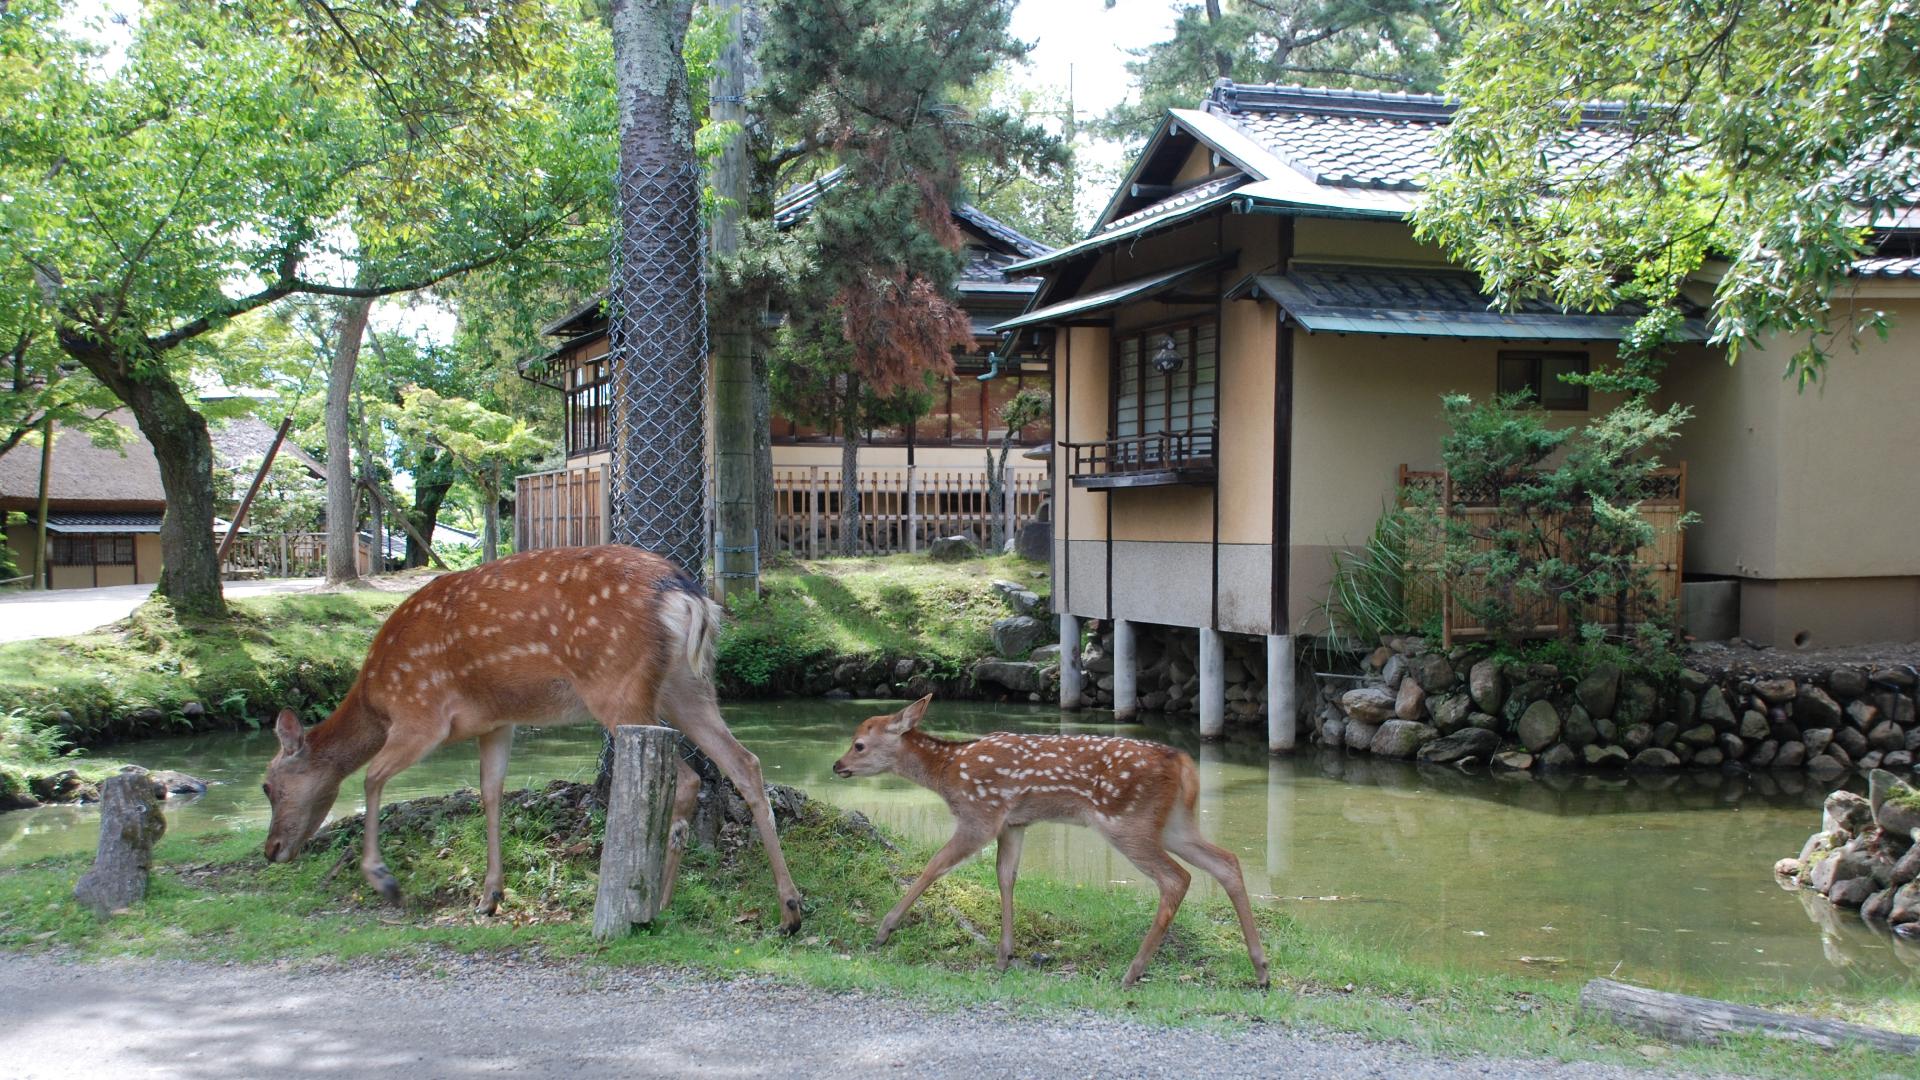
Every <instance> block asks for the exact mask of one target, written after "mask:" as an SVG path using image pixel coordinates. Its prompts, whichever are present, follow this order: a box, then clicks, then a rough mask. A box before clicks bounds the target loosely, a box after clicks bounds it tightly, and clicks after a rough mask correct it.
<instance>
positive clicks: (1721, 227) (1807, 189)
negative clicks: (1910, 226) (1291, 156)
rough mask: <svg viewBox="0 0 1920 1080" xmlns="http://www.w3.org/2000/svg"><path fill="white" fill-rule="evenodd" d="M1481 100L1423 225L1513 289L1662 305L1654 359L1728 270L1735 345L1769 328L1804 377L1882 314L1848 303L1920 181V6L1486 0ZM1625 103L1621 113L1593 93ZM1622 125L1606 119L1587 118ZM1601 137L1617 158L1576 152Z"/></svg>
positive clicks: (1445, 145)
mask: <svg viewBox="0 0 1920 1080" xmlns="http://www.w3.org/2000/svg"><path fill="white" fill-rule="evenodd" d="M1461 10H1462V13H1463V18H1464V20H1465V24H1466V26H1467V27H1468V28H1469V33H1468V35H1467V38H1466V40H1465V42H1464V43H1463V45H1462V48H1461V51H1460V56H1461V58H1460V60H1459V61H1458V62H1457V63H1456V65H1455V66H1454V68H1453V69H1452V72H1451V75H1450V78H1449V81H1448V84H1447V85H1448V90H1449V92H1450V93H1452V94H1453V95H1455V96H1456V97H1458V98H1459V100H1460V103H1461V107H1460V109H1459V111H1458V113H1457V114H1456V115H1455V118H1454V120H1453V123H1452V124H1451V126H1450V127H1449V129H1448V130H1447V133H1446V135H1445V137H1444V139H1443V140H1442V143H1441V154H1442V159H1443V163H1444V168H1443V171H1442V172H1441V174H1440V176H1439V177H1438V178H1437V179H1436V182H1435V183H1434V184H1433V185H1432V189H1431V193H1430V195H1429V197H1428V200H1427V202H1426V204H1425V205H1424V206H1423V207H1422V208H1421V209H1420V210H1419V212H1418V214H1417V217H1416V221H1417V224H1418V227H1419V230H1420V232H1421V234H1422V235H1423V236H1424V237H1426V238H1428V239H1431V240H1435V241H1438V242H1440V243H1441V244H1443V245H1445V246H1446V247H1447V248H1448V249H1449V250H1450V251H1451V252H1452V253H1453V254H1454V256H1455V257H1457V258H1458V259H1460V260H1461V261H1463V262H1465V263H1466V264H1468V265H1469V266H1471V267H1472V268H1473V269H1474V270H1476V271H1477V272H1479V274H1480V275H1481V277H1482V279H1483V280H1484V282H1485V284H1486V286H1487V287H1488V289H1489V290H1490V291H1491V292H1493V293H1494V294H1495V295H1496V296H1497V297H1498V298H1499V299H1501V300H1503V301H1507V302H1513V301H1518V300H1520V299H1524V298H1527V297H1535V296H1545V297H1550V298H1551V299H1553V300H1555V301H1557V302H1559V303H1562V304H1564V305H1567V306H1569V307H1573V308H1580V309H1601V308H1608V307H1612V306H1614V305H1615V304H1618V303H1620V302H1623V301H1637V302H1641V303H1645V304H1647V305H1649V306H1650V308H1651V314H1650V315H1649V316H1648V317H1647V318H1646V319H1644V320H1642V323H1641V326H1640V327H1639V328H1638V331H1637V333H1636V335H1635V337H1634V339H1633V340H1632V341H1630V342H1629V343H1628V345H1629V354H1630V356H1650V355H1652V353H1653V352H1654V351H1655V349H1656V347H1657V346H1658V345H1659V344H1661V343H1662V342H1664V341H1665V340H1667V339H1668V337H1669V336H1670V334H1671V332H1672V329H1673V327H1674V326H1675V325H1676V322H1677V320H1678V318H1679V313H1678V312H1677V310H1676V308H1675V306H1674V305H1675V303H1676V302H1677V301H1679V300H1680V299H1681V298H1682V296H1683V294H1684V290H1685V289H1686V288H1687V287H1688V285H1689V283H1690V282H1695V281H1703V280H1704V281H1710V282H1712V284H1711V289H1712V310H1711V315H1712V333H1713V339H1714V340H1715V341H1716V342H1719V343H1721V344H1723V345H1725V346H1726V348H1727V350H1728V354H1729V357H1730V358H1734V359H1737V358H1739V357H1740V356H1741V355H1743V353H1744V352H1745V350H1746V349H1748V348H1750V347H1753V346H1755V345H1757V344H1758V343H1759V342H1761V341H1762V340H1764V339H1767V338H1770V337H1774V336H1779V337H1781V338H1784V339H1785V340H1787V341H1789V342H1792V343H1793V344H1792V348H1791V355H1789V356H1784V357H1783V358H1782V359H1783V362H1784V365H1785V367H1786V369H1787V373H1788V374H1789V376H1791V377H1794V378H1797V379H1798V380H1799V381H1800V382H1801V384H1802V385H1805V384H1806V383H1807V382H1809V381H1811V380H1814V379H1817V378H1818V377H1819V375H1820V373H1821V372H1822V371H1823V369H1824V367H1825V365H1826V363H1827V360H1828V359H1829V357H1830V356H1831V355H1832V354H1833V353H1834V351H1835V350H1836V348H1839V347H1845V346H1846V345H1848V344H1849V343H1850V342H1851V341H1852V340H1853V339H1854V337H1855V335H1857V334H1860V333H1863V332H1871V331H1873V330H1876V329H1881V328H1883V327H1884V324H1885V317H1884V315H1883V314H1882V313H1881V312H1879V311H1876V310H1874V309H1872V308H1871V307H1870V306H1863V307H1844V306H1840V305H1834V304H1833V303H1832V297H1833V296H1834V295H1835V293H1836V292H1844V291H1845V289H1846V287H1847V280H1848V273H1849V268H1850V267H1851V266H1852V265H1853V264H1854V263H1855V261H1856V260H1858V259H1860V258H1861V257H1862V256H1865V255H1867V254H1869V253H1870V252H1871V251H1872V250H1873V249H1874V246H1875V239H1876V232H1877V231H1878V229H1879V228H1881V227H1884V226H1887V225H1890V224H1892V223H1894V222H1895V221H1896V220H1897V219H1898V218H1899V217H1900V216H1901V215H1903V214H1904V215H1907V216H1908V217H1910V216H1911V214H1912V210H1911V209H1909V208H1908V204H1909V202H1910V201H1911V200H1912V198H1913V197H1914V193H1915V192H1920V156H1917V155H1916V136H1920V96H1916V95H1915V94H1914V93H1913V88H1914V86H1915V85H1916V84H1917V83H1920V49H1916V48H1915V42H1916V40H1920V15H1916V14H1915V12H1914V11H1913V10H1912V9H1911V8H1910V7H1909V6H1907V5H1905V4H1902V3H1897V2H1892V0H1835V2H1832V3H1824V4H1814V5H1801V6H1795V5H1785V6H1780V5H1774V6H1768V7H1766V8H1764V9H1758V8H1755V7H1753V6H1752V5H1749V4H1742V3H1739V2H1737V0H1703V2H1700V3H1693V4H1684V5H1655V6H1652V7H1647V6H1644V5H1635V4H1625V3H1620V2H1618V0H1552V2H1548V0H1466V2H1465V3H1464V4H1463V6H1462V9H1461ZM1601 101H1605V102H1612V103H1614V104H1613V106H1612V107H1610V108H1608V109H1607V110H1606V111H1605V112H1604V113H1598V114H1596V112H1595V111H1594V110H1591V109H1589V110H1583V109H1582V107H1581V103H1583V102H1589V103H1590V102H1601ZM1583 116H1585V117H1586V118H1587V119H1588V120H1593V119H1604V120H1606V121H1608V122H1609V123H1608V125H1607V126H1606V127H1605V128H1603V129H1598V130H1596V129H1595V128H1594V127H1593V126H1591V125H1587V126H1583V124H1582V119H1583ZM1595 140H1599V145H1601V146H1603V147H1604V152H1601V153H1581V154H1574V153H1572V151H1573V149H1574V148H1575V147H1576V145H1580V144H1592V143H1594V141H1595Z"/></svg>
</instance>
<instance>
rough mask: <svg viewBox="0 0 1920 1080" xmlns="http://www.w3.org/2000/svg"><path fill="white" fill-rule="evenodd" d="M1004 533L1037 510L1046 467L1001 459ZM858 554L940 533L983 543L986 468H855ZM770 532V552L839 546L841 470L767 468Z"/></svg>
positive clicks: (818, 551) (907, 545)
mask: <svg viewBox="0 0 1920 1080" xmlns="http://www.w3.org/2000/svg"><path fill="white" fill-rule="evenodd" d="M1007 476H1008V484H1007V499H1006V509H1005V511H1004V514H1005V520H1006V524H1007V535H1008V536H1009V537H1011V536H1012V535H1013V534H1014V532H1015V531H1016V530H1017V529H1019V527H1020V526H1022V525H1025V524H1026V523H1027V522H1030V521H1032V520H1033V519H1034V518H1035V517H1036V516H1038V514H1039V513H1040V506H1041V504H1042V503H1044V502H1045V501H1046V498H1047V470H1046V467H1045V466H1026V467H1021V466H1017V465H1014V464H1012V463H1008V465H1007ZM859 490H860V525H859V530H860V531H859V535H858V537H857V538H856V540H855V546H856V550H857V551H858V552H859V553H860V554H862V555H885V554H890V553H892V552H896V551H909V552H911V551H919V550H920V549H921V548H923V547H925V546H926V545H927V544H928V543H930V542H932V541H933V540H935V539H937V538H939V537H942V536H954V535H964V536H969V537H972V538H973V540H974V542H976V543H978V544H980V545H981V546H982V547H984V546H986V543H987V541H988V539H989V538H990V537H991V535H992V513H991V511H990V510H989V508H988V506H987V471H986V469H985V468H984V467H982V468H965V467H934V466H927V465H919V466H913V467H907V466H899V467H886V466H876V467H871V468H862V469H861V470H860V472H859ZM773 520H774V535H773V537H771V538H770V540H769V542H768V544H767V545H766V547H767V551H768V552H769V553H773V552H781V551H786V552H792V553H793V554H795V555H799V556H804V557H806V558H817V557H819V556H821V555H835V554H838V553H839V552H840V550H841V546H840V539H841V537H840V470H839V469H837V468H833V467H830V466H807V467H798V466H779V467H775V469H774V470H773Z"/></svg>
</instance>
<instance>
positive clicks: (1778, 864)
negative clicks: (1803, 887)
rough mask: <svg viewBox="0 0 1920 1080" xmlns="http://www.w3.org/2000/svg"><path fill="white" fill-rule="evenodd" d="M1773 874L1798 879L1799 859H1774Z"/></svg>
mask: <svg viewBox="0 0 1920 1080" xmlns="http://www.w3.org/2000/svg"><path fill="white" fill-rule="evenodd" d="M1773 876H1774V877H1783V878H1794V879H1798V878H1799V877H1800V860H1799V859H1776V860H1774V863H1773Z"/></svg>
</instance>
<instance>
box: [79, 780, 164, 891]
mask: <svg viewBox="0 0 1920 1080" xmlns="http://www.w3.org/2000/svg"><path fill="white" fill-rule="evenodd" d="M160 798H161V790H160V787H159V786H158V785H157V784H155V783H154V782H153V781H152V780H151V779H150V778H148V776H147V773H146V770H144V769H137V768H136V769H128V770H127V771H125V772H123V773H120V774H119V775H117V776H113V777H110V778H108V780H107V782H106V783H105V784H102V785H101V790H100V846H99V849H98V851H97V852H96V853H95V855H94V860H93V869H92V870H89V871H88V872H87V875H86V876H85V877H83V878H81V879H80V881H79V882H78V883H77V884H75V885H74V887H73V898H74V899H75V900H78V901H79V902H80V903H81V904H82V905H83V906H85V907H88V908H91V909H92V910H93V913H94V914H95V915H97V916H99V917H101V918H103V919H104V918H106V917H107V916H108V915H111V914H113V913H114V912H116V911H123V910H125V909H127V908H128V907H131V906H132V905H134V904H136V903H138V902H139V901H140V899H141V898H142V897H144V896H146V895H147V874H148V871H150V870H151V869H152V867H153V845H154V843H155V842H156V841H158V840H159V839H160V837H161V835H162V834H163V833H165V832H166V831H167V819H166V817H165V816H164V815H162V814H161V812H160Z"/></svg>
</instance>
